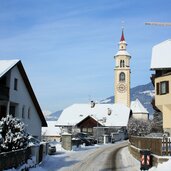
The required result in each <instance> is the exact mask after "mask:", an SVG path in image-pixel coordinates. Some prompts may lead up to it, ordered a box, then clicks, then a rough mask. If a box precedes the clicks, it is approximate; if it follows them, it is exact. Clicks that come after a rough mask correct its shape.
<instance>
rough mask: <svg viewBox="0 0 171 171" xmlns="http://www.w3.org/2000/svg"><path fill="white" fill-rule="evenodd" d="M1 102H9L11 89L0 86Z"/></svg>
mask: <svg viewBox="0 0 171 171" xmlns="http://www.w3.org/2000/svg"><path fill="white" fill-rule="evenodd" d="M0 100H9V88H8V87H4V86H2V85H0Z"/></svg>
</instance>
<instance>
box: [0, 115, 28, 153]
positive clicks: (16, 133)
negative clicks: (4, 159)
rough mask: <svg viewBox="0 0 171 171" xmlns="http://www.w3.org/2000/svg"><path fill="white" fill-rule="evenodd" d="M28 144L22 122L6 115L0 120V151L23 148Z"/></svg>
mask: <svg viewBox="0 0 171 171" xmlns="http://www.w3.org/2000/svg"><path fill="white" fill-rule="evenodd" d="M27 145H28V134H27V133H26V132H25V126H24V123H23V122H22V121H21V120H19V119H17V118H14V117H12V115H7V116H6V117H5V118H2V119H1V121H0V152H7V151H12V150H17V149H21V148H25V147H26V146H27Z"/></svg>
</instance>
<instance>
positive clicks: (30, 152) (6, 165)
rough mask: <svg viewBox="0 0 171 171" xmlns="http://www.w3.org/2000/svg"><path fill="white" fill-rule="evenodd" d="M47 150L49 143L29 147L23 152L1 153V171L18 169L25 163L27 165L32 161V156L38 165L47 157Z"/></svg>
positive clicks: (22, 150)
mask: <svg viewBox="0 0 171 171" xmlns="http://www.w3.org/2000/svg"><path fill="white" fill-rule="evenodd" d="M47 148H48V144H47V143H41V144H40V145H37V146H31V147H27V148H25V149H21V150H16V151H12V152H6V153H0V171H1V170H6V169H10V168H17V167H19V166H21V165H23V164H24V163H27V160H28V159H30V158H31V156H34V157H35V164H38V163H40V162H42V161H43V159H44V158H45V156H46V155H47Z"/></svg>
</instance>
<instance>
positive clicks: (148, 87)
mask: <svg viewBox="0 0 171 171" xmlns="http://www.w3.org/2000/svg"><path fill="white" fill-rule="evenodd" d="M153 96H154V87H153V85H152V83H148V84H145V85H140V86H136V87H133V88H131V101H134V100H136V98H138V99H139V100H140V102H141V103H142V104H143V105H144V107H145V108H146V109H147V110H148V112H149V114H150V115H153V108H152V105H151V100H152V97H153ZM100 103H105V104H107V103H114V96H111V97H108V98H106V99H104V100H101V101H100ZM62 111H63V110H59V111H56V112H54V113H52V114H51V115H48V116H47V117H46V120H47V121H53V120H57V119H58V118H59V116H60V114H61V113H62Z"/></svg>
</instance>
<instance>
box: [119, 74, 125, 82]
mask: <svg viewBox="0 0 171 171" xmlns="http://www.w3.org/2000/svg"><path fill="white" fill-rule="evenodd" d="M119 81H125V73H124V72H121V73H120V74H119Z"/></svg>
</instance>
